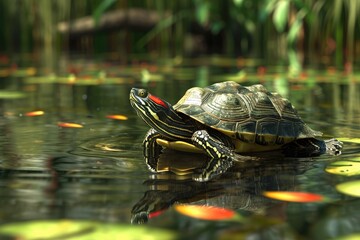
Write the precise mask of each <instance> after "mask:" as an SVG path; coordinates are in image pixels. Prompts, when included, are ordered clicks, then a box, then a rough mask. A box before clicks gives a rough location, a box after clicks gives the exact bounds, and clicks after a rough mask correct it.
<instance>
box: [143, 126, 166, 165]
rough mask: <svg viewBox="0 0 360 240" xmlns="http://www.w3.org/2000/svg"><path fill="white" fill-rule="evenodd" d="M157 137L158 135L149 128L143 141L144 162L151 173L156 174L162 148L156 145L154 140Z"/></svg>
mask: <svg viewBox="0 0 360 240" xmlns="http://www.w3.org/2000/svg"><path fill="white" fill-rule="evenodd" d="M159 137H160V134H159V133H158V132H157V131H156V130H155V129H153V128H151V129H150V130H149V131H148V132H147V133H146V135H145V138H144V141H143V149H144V158H145V162H146V165H147V166H148V168H149V170H150V171H151V172H157V170H156V169H157V162H158V159H159V155H160V153H161V150H162V147H161V146H160V145H158V144H157V143H156V139H157V138H159Z"/></svg>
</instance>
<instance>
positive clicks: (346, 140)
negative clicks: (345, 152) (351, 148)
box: [337, 137, 360, 144]
mask: <svg viewBox="0 0 360 240" xmlns="http://www.w3.org/2000/svg"><path fill="white" fill-rule="evenodd" d="M337 140H339V141H341V142H350V143H359V144H360V138H346V137H344V138H337Z"/></svg>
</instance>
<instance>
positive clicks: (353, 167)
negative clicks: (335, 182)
mask: <svg viewBox="0 0 360 240" xmlns="http://www.w3.org/2000/svg"><path fill="white" fill-rule="evenodd" d="M325 171H326V172H328V173H331V174H336V175H342V176H354V175H360V161H356V160H353V161H352V160H344V161H336V162H333V163H331V164H330V165H328V166H327V167H326V168H325Z"/></svg>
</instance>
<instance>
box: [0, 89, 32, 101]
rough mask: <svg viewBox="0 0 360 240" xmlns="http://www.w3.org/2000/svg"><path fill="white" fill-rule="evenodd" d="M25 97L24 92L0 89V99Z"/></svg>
mask: <svg viewBox="0 0 360 240" xmlns="http://www.w3.org/2000/svg"><path fill="white" fill-rule="evenodd" d="M24 97H26V94H25V93H23V92H18V91H7V90H0V99H19V98H24Z"/></svg>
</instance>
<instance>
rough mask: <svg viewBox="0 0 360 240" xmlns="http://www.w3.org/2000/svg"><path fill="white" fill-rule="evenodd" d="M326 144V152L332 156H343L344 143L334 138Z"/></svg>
mask: <svg viewBox="0 0 360 240" xmlns="http://www.w3.org/2000/svg"><path fill="white" fill-rule="evenodd" d="M325 144H326V152H327V153H328V154H330V155H334V156H336V155H340V154H341V149H342V147H343V143H342V142H340V141H339V140H337V139H335V138H332V139H329V140H325Z"/></svg>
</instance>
